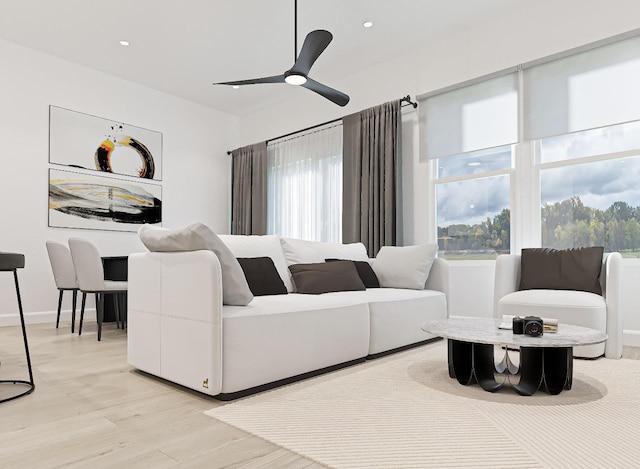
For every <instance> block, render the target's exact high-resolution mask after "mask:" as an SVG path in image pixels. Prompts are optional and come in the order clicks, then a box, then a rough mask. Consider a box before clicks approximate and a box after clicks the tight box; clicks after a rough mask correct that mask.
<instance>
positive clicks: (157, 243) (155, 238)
mask: <svg viewBox="0 0 640 469" xmlns="http://www.w3.org/2000/svg"><path fill="white" fill-rule="evenodd" d="M138 234H139V235H140V240H141V241H142V243H143V244H144V245H145V246H146V247H147V249H148V250H149V251H156V252H171V251H200V250H208V251H213V252H214V253H215V255H216V256H218V259H219V260H220V266H221V268H222V302H223V303H224V304H226V305H237V306H246V305H248V304H249V303H250V302H251V300H252V299H253V294H252V293H251V290H250V289H249V285H248V284H247V279H246V278H245V276H244V272H243V270H242V267H240V263H239V262H238V259H236V258H235V256H234V255H233V254H232V253H231V251H230V250H229V248H228V247H227V246H226V245H225V244H224V243H223V242H222V240H221V239H220V238H218V237H217V236H216V234H215V233H214V232H213V231H211V229H210V228H209V227H208V226H206V225H203V224H202V223H194V224H193V225H189V226H187V227H185V228H178V229H175V230H169V229H166V228H159V227H155V226H152V225H142V226H141V227H140V229H139V230H138Z"/></svg>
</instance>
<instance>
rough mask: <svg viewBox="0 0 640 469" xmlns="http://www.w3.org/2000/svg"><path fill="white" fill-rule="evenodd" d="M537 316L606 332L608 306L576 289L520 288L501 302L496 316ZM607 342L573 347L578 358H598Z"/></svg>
mask: <svg viewBox="0 0 640 469" xmlns="http://www.w3.org/2000/svg"><path fill="white" fill-rule="evenodd" d="M504 314H507V315H511V316H538V317H545V318H552V319H557V320H558V322H559V323H560V324H573V325H576V326H582V327H589V328H591V329H596V330H599V331H602V332H606V331H607V305H606V302H605V299H604V298H603V297H602V296H600V295H598V294H595V293H590V292H583V291H574V290H521V291H517V292H513V293H509V294H508V295H505V296H503V297H502V298H501V299H500V300H499V301H498V311H497V317H502V315H504ZM603 353H604V344H595V345H584V346H579V347H574V355H575V356H577V357H598V356H600V355H602V354H603Z"/></svg>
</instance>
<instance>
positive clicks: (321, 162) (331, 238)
mask: <svg viewBox="0 0 640 469" xmlns="http://www.w3.org/2000/svg"><path fill="white" fill-rule="evenodd" d="M267 233H269V234H278V235H281V236H285V237H291V238H298V239H306V240H309V241H323V242H340V241H341V239H342V123H341V122H340V123H335V124H329V125H326V126H323V127H320V128H316V129H313V130H310V131H306V132H301V133H298V134H295V135H293V136H290V137H286V138H282V139H278V140H274V141H271V142H269V143H268V145H267Z"/></svg>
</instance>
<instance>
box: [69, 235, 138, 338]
mask: <svg viewBox="0 0 640 469" xmlns="http://www.w3.org/2000/svg"><path fill="white" fill-rule="evenodd" d="M69 248H71V258H72V259H73V265H74V267H75V269H76V276H77V279H78V287H79V288H80V291H81V292H82V308H81V311H80V325H79V327H78V334H82V321H83V319H84V307H85V301H86V299H87V293H94V294H95V296H96V315H97V318H98V340H100V339H101V338H102V321H103V319H104V297H105V295H114V296H113V298H114V304H115V307H116V319H117V318H118V316H119V311H118V310H119V305H118V303H119V301H118V299H119V297H121V296H122V295H124V294H125V293H126V292H127V282H118V281H112V280H105V279H104V267H103V265H102V258H101V257H100V253H99V252H98V249H97V248H96V247H95V246H94V245H93V244H91V243H90V242H89V241H87V240H84V239H80V238H70V239H69ZM125 316H126V313H125V312H124V309H123V314H122V318H123V322H124V317H125Z"/></svg>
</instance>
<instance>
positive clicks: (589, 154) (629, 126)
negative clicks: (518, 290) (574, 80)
mask: <svg viewBox="0 0 640 469" xmlns="http://www.w3.org/2000/svg"><path fill="white" fill-rule="evenodd" d="M538 147H539V150H538V151H539V159H540V161H541V163H540V196H541V229H542V246H543V247H551V248H556V249H566V248H573V247H583V246H604V247H605V250H606V251H618V252H620V253H621V254H622V255H623V256H624V257H640V122H632V123H626V124H621V125H616V126H610V127H605V128H600V129H594V130H589V131H584V132H577V133H573V134H568V135H562V136H559V137H553V138H548V139H544V140H541V141H540V142H539V145H538Z"/></svg>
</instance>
